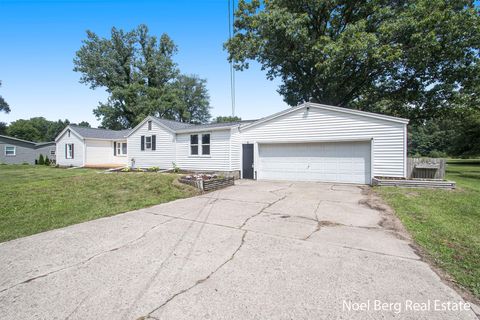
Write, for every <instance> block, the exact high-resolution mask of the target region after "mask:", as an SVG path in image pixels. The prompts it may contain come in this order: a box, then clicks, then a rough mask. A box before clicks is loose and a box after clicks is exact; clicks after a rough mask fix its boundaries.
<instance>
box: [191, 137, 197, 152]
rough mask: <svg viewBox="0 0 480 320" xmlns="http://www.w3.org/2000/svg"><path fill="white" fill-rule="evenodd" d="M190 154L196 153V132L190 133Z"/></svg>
mask: <svg viewBox="0 0 480 320" xmlns="http://www.w3.org/2000/svg"><path fill="white" fill-rule="evenodd" d="M190 154H191V155H198V134H192V135H190Z"/></svg>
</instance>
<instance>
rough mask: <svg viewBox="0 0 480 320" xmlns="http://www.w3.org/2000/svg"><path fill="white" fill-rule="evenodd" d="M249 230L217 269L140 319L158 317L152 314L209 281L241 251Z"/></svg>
mask: <svg viewBox="0 0 480 320" xmlns="http://www.w3.org/2000/svg"><path fill="white" fill-rule="evenodd" d="M247 232H248V231H247V230H245V231H243V235H242V239H241V242H240V244H239V246H238V247H237V249H236V250H235V251H234V252H233V253H232V255H231V256H230V257H229V258H228V259H227V260H225V261H224V262H223V263H222V264H220V265H219V266H218V267H217V268H215V270H213V271H212V272H210V273H209V274H208V275H207V276H206V277H204V278H202V279H200V280H197V281H196V282H195V283H194V284H193V285H191V286H190V287H188V288H185V289H182V290H180V291H178V292H177V293H175V294H173V295H172V296H171V297H170V298H168V299H167V300H165V301H164V302H163V303H162V304H161V305H159V306H158V307H156V308H155V309H153V310H152V311H150V312H149V313H148V314H147V315H146V316H142V317H140V318H138V319H148V318H150V319H156V318H155V317H153V316H152V314H153V313H154V312H156V311H158V310H160V309H161V308H163V307H164V306H165V305H167V304H168V303H169V302H171V301H172V300H173V299H175V298H176V297H178V296H179V295H182V294H184V293H186V292H188V291H190V290H192V289H193V288H195V287H196V286H198V285H200V284H202V283H204V282H205V281H207V280H208V279H210V278H211V277H212V276H213V275H214V274H215V273H216V272H217V271H218V270H220V269H221V268H222V267H223V266H225V265H226V264H227V263H229V262H230V261H232V260H233V258H235V255H236V254H237V253H238V252H239V251H240V249H241V248H242V247H243V245H244V244H245V236H246V235H247Z"/></svg>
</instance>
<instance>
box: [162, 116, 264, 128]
mask: <svg viewBox="0 0 480 320" xmlns="http://www.w3.org/2000/svg"><path fill="white" fill-rule="evenodd" d="M155 119H157V120H158V122H160V123H162V124H163V125H165V126H166V127H168V128H170V129H171V130H173V131H178V130H192V131H194V130H201V129H209V128H220V127H233V126H237V125H240V124H246V123H250V122H253V121H255V120H245V121H235V122H222V123H206V124H192V123H184V122H178V121H173V120H167V119H162V118H155Z"/></svg>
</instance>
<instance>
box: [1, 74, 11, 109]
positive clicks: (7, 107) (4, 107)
mask: <svg viewBox="0 0 480 320" xmlns="http://www.w3.org/2000/svg"><path fill="white" fill-rule="evenodd" d="M1 86H2V81H0V87H1ZM0 111H4V112H6V113H9V112H10V107H9V105H8V103H7V101H5V99H4V98H3V97H2V96H0Z"/></svg>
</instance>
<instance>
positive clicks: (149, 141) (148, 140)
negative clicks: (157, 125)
mask: <svg viewBox="0 0 480 320" xmlns="http://www.w3.org/2000/svg"><path fill="white" fill-rule="evenodd" d="M145 148H147V149H151V148H152V137H145Z"/></svg>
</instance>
